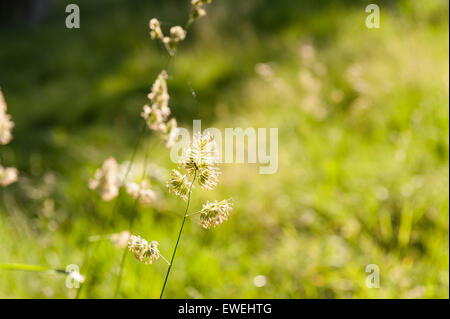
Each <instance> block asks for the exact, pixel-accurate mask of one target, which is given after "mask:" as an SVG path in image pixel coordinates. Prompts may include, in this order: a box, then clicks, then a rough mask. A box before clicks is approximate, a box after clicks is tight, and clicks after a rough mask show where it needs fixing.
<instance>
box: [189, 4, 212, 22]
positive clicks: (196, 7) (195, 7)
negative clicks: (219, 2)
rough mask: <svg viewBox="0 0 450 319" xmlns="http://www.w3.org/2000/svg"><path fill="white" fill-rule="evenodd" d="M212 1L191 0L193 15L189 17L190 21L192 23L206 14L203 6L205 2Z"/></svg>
mask: <svg viewBox="0 0 450 319" xmlns="http://www.w3.org/2000/svg"><path fill="white" fill-rule="evenodd" d="M208 3H211V0H192V1H191V5H192V8H191V15H190V17H189V22H190V23H192V22H194V21H195V20H197V19H198V18H200V17H203V16H205V15H206V11H205V9H204V8H203V6H204V5H205V4H208Z"/></svg>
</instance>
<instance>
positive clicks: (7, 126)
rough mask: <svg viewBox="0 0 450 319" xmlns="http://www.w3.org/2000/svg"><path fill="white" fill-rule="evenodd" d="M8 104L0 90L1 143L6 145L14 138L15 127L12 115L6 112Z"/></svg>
mask: <svg viewBox="0 0 450 319" xmlns="http://www.w3.org/2000/svg"><path fill="white" fill-rule="evenodd" d="M6 110H7V106H6V101H5V99H4V97H3V93H2V91H1V90H0V144H1V145H6V144H8V143H9V142H10V141H11V140H12V134H11V130H12V128H13V127H14V122H13V121H11V115H9V114H8V113H6Z"/></svg>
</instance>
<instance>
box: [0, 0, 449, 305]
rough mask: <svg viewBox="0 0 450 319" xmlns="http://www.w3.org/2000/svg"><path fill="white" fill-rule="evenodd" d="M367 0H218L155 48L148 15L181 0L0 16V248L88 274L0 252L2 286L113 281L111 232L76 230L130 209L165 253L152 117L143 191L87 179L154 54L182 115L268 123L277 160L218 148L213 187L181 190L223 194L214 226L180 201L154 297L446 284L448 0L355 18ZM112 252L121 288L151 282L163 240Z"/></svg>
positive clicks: (45, 292)
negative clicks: (0, 136)
mask: <svg viewBox="0 0 450 319" xmlns="http://www.w3.org/2000/svg"><path fill="white" fill-rule="evenodd" d="M371 2H372V1H287V0H280V1H272V0H252V1H239V0H213V3H212V4H211V5H209V6H208V7H207V12H208V15H207V16H206V17H204V18H201V19H200V20H198V21H197V22H196V23H195V24H194V25H193V26H192V28H191V29H190V30H189V33H188V36H187V39H186V40H185V41H184V42H183V43H181V45H180V47H179V50H178V53H177V55H176V56H175V58H174V59H172V60H171V61H170V62H168V55H167V52H166V51H165V50H164V48H163V47H162V46H161V45H160V44H158V43H157V42H156V41H151V40H150V36H149V29H148V21H149V19H150V18H152V17H157V18H159V19H160V21H161V22H162V27H163V30H164V31H166V32H167V30H168V28H169V27H170V26H172V25H175V24H181V25H184V23H185V22H186V18H187V15H188V13H189V1H188V0H185V1H166V0H165V1H143V0H98V1H87V0H79V1H77V2H76V3H77V4H78V5H79V6H80V10H81V28H80V29H72V30H68V29H66V28H65V18H66V15H67V14H66V13H65V6H66V5H67V4H68V3H70V2H69V1H54V2H53V4H52V5H51V10H50V12H49V15H48V16H47V17H45V18H44V19H42V20H40V21H29V20H26V19H23V17H22V18H21V17H20V15H18V16H12V17H10V18H11V19H10V20H9V21H8V22H5V23H2V24H0V86H1V88H2V90H3V92H4V95H5V98H6V101H7V104H8V112H9V113H10V114H11V115H12V119H13V121H14V122H15V128H14V131H13V134H14V140H13V141H12V142H11V143H10V144H9V145H6V146H1V147H0V152H1V161H2V165H5V166H16V167H17V168H18V169H19V171H20V180H19V182H17V183H15V184H13V185H10V186H8V187H6V188H1V189H0V264H10V263H20V264H28V265H39V266H45V267H50V268H52V269H65V267H66V266H67V265H69V264H77V265H79V266H80V267H81V273H82V274H84V275H85V276H86V283H85V284H84V285H83V286H82V289H81V291H80V292H79V294H77V292H78V290H77V289H69V288H67V287H66V285H65V281H66V277H65V276H64V275H63V274H59V273H52V272H33V271H22V270H7V269H0V297H2V298H75V297H77V295H78V297H79V298H112V297H114V290H115V284H116V279H117V273H118V270H119V266H120V262H121V258H122V254H123V250H122V249H116V248H114V247H113V246H112V245H111V244H110V243H109V242H108V241H104V242H101V243H100V244H99V245H96V244H92V243H91V244H88V241H87V239H88V237H89V236H92V235H98V234H101V233H102V231H103V230H105V231H106V232H107V233H115V232H119V231H122V230H126V229H128V227H129V220H130V217H131V216H132V215H133V214H135V213H136V214H137V215H136V216H137V219H136V221H135V223H134V226H133V228H132V230H131V231H132V232H133V233H135V234H139V235H141V236H143V237H144V238H146V239H148V240H156V241H158V242H159V243H160V245H159V248H160V251H161V253H162V254H163V255H164V256H166V257H167V258H168V257H170V255H171V252H172V249H173V247H174V245H175V241H176V236H177V234H178V230H179V227H180V223H181V220H182V215H183V210H184V202H183V201H182V200H180V199H179V198H177V197H175V196H174V195H172V194H169V193H168V192H167V190H166V187H165V181H166V179H167V174H168V170H169V169H171V168H175V166H176V164H175V163H172V162H171V161H170V159H169V151H168V149H166V148H165V147H164V145H163V144H162V142H161V141H160V139H159V137H158V136H155V135H154V134H152V133H151V132H150V131H148V132H146V134H145V136H144V139H143V142H142V145H141V147H140V148H139V150H138V152H137V155H136V160H135V163H136V171H137V174H140V173H139V172H141V171H142V169H143V166H144V162H145V156H146V155H145V154H146V153H147V152H148V162H149V165H148V167H149V169H148V174H149V176H150V178H151V179H152V185H153V187H154V188H155V189H156V190H157V192H158V194H159V199H158V201H157V202H155V203H154V205H152V206H150V207H148V206H142V205H137V206H135V205H134V201H133V200H132V198H130V196H129V195H127V194H126V193H125V192H124V191H122V193H121V195H120V200H119V201H118V205H117V207H116V208H115V209H114V208H113V206H114V201H112V202H108V203H105V202H102V201H101V199H100V198H99V197H98V195H97V194H95V193H94V192H92V191H90V190H89V189H88V187H87V184H88V180H89V178H91V177H92V176H93V174H94V172H95V169H96V168H98V167H99V166H100V165H101V164H102V162H103V161H104V160H105V159H106V158H108V157H109V156H114V157H116V159H117V160H118V161H119V162H121V163H123V162H126V161H127V160H129V159H130V157H131V155H132V152H133V148H134V146H135V145H136V142H137V140H138V137H139V135H140V129H141V127H142V125H143V119H142V118H141V117H140V112H141V109H142V106H143V105H144V104H145V103H147V98H146V95H147V93H148V92H149V91H150V87H151V84H152V83H153V81H154V79H155V78H156V76H157V74H158V73H159V72H160V71H161V69H162V68H164V67H167V71H168V73H169V76H170V78H169V80H168V86H169V93H170V95H171V99H170V106H171V109H172V113H173V115H174V116H175V117H176V119H177V120H178V122H179V125H180V126H183V127H186V128H187V129H189V130H191V129H192V120H194V119H200V120H202V126H203V128H207V127H218V128H221V129H224V128H226V127H242V128H247V127H254V128H263V127H266V128H271V127H275V128H278V134H279V152H278V161H279V163H278V171H277V172H276V173H275V174H272V175H260V174H259V172H258V168H259V165H257V164H226V165H221V168H222V175H221V178H220V183H219V186H218V187H217V189H215V190H214V191H211V192H203V191H201V190H200V188H197V189H196V190H195V191H194V193H193V199H192V203H191V205H192V206H191V212H194V211H196V210H198V209H199V208H201V205H202V203H204V202H205V201H206V200H214V199H217V200H221V199H225V198H233V202H234V209H233V211H232V214H231V217H230V219H229V221H227V222H226V223H224V224H223V225H221V226H220V227H218V228H216V229H213V230H204V229H203V228H202V227H201V226H200V225H199V223H198V217H192V218H191V219H189V220H188V222H187V224H186V226H185V229H184V233H183V236H182V239H181V243H180V246H179V247H178V248H179V250H178V252H177V256H176V259H175V265H174V268H173V269H172V273H171V277H170V279H169V282H168V286H167V290H166V294H165V297H167V298H449V73H448V71H449V40H448V37H449V23H448V21H449V20H448V18H449V17H448V10H449V8H448V1H444V0H443V1H436V0H433V1H412V0H411V1H407V0H403V1H378V2H377V4H378V5H379V6H380V10H381V12H380V13H381V28H379V29H368V28H366V26H365V20H366V17H367V15H368V13H366V12H365V7H366V5H367V4H369V3H371ZM5 14H6V16H8V14H7V13H6V12H3V13H2V16H5ZM104 227H106V228H104ZM369 264H376V265H378V266H379V269H380V288H379V289H376V288H374V289H369V288H367V287H366V277H367V275H368V273H366V271H365V270H366V266H367V265H369ZM124 266H125V268H124V273H123V280H122V283H121V289H120V291H119V294H118V297H120V298H158V297H159V293H160V290H161V287H162V284H163V280H164V275H165V272H166V270H167V265H166V264H165V263H164V262H163V261H162V260H161V259H160V260H159V261H158V262H157V263H156V264H154V265H144V264H141V263H139V262H138V261H137V260H135V259H134V257H133V256H132V255H131V254H129V253H128V254H127V255H126V259H125V264H124ZM3 268H4V266H3ZM257 276H264V277H257ZM255 277H256V280H255ZM261 278H264V279H265V280H261ZM255 283H256V284H255Z"/></svg>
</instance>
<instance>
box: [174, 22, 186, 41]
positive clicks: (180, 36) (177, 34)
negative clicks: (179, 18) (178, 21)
mask: <svg viewBox="0 0 450 319" xmlns="http://www.w3.org/2000/svg"><path fill="white" fill-rule="evenodd" d="M170 37H171V38H172V40H173V41H175V42H179V41H183V40H184V39H185V38H186V30H184V29H183V28H182V27H180V26H179V25H177V26H174V27H171V28H170Z"/></svg>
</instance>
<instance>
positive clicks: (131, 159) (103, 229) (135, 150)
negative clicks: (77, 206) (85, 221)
mask: <svg viewBox="0 0 450 319" xmlns="http://www.w3.org/2000/svg"><path fill="white" fill-rule="evenodd" d="M146 126H147V125H146V123H145V122H144V123H143V125H142V129H141V132H140V134H139V137H138V140H137V141H136V144H135V146H134V149H133V153H132V154H131V158H130V161H129V163H128V166H127V170H126V171H125V175H124V177H123V180H122V181H121V182H122V183H124V182H125V181H126V180H127V178H128V175H129V173H130V171H131V167H132V166H133V163H134V160H135V158H136V154H137V151H138V149H139V146H140V145H141V142H142V139H143V138H144V136H145V133H146V132H147V130H146ZM120 195H121V192H119V194H118V195H117V197H116V199H115V201H114V206H113V208H112V212H111V214H110V216H109V218H108V220H107V221H106V222H104V223H103V224H102V226H101V231H100V233H101V235H100V236H104V235H105V234H106V231H107V227H108V226H109V225H110V224H111V221H112V219H113V217H114V215H115V212H116V210H117V208H118V206H119V199H120ZM101 242H102V241H101V240H99V241H97V242H95V245H94V247H92V248H93V249H92V256H95V253H96V251H97V249H98V248H99V246H100V243H101ZM88 247H89V244H87V245H86V252H85V260H84V261H83V264H87V265H86V281H85V284H87V278H88V275H89V273H90V270H91V268H92V263H89V260H90V258H89V253H88V251H87V249H88ZM85 284H80V288H78V291H77V296H76V298H77V299H78V298H79V297H80V296H81V291H82V289H83V287H84V286H85Z"/></svg>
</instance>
